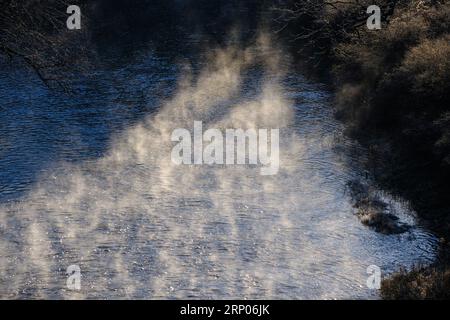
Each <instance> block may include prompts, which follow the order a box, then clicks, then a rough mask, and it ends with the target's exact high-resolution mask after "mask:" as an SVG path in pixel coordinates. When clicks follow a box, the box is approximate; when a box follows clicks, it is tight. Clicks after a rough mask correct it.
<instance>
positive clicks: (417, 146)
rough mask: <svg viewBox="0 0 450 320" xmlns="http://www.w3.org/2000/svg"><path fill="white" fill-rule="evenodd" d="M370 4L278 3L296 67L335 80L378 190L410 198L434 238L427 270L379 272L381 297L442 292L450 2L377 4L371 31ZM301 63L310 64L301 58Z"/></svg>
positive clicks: (447, 212)
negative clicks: (378, 18) (376, 25)
mask: <svg viewBox="0 0 450 320" xmlns="http://www.w3.org/2000/svg"><path fill="white" fill-rule="evenodd" d="M368 5H369V2H367V3H365V2H364V1H362V2H361V1H350V2H347V3H346V4H342V3H337V2H336V3H333V2H331V4H330V5H329V6H326V5H324V4H322V3H321V2H320V1H310V2H308V3H303V2H301V1H294V4H292V3H291V4H290V5H287V6H285V7H281V8H277V9H276V10H275V11H274V13H275V14H276V15H277V16H276V21H277V23H278V30H279V31H280V32H279V33H281V34H283V35H285V36H286V37H287V38H288V39H290V40H292V39H293V41H292V43H291V46H292V47H293V48H294V51H295V53H296V54H297V56H298V57H299V61H300V62H299V63H302V64H303V65H305V66H307V67H308V69H309V71H310V73H311V74H314V75H319V76H321V77H322V78H323V79H325V80H327V82H330V83H332V85H333V87H334V90H335V93H336V104H337V106H338V111H337V116H338V118H340V119H341V120H342V121H343V122H344V123H345V124H346V125H347V133H348V134H349V135H351V136H353V137H355V138H356V139H358V140H359V141H360V142H361V143H362V144H363V145H365V146H367V147H368V150H369V153H370V154H369V157H368V159H369V160H368V163H367V169H368V170H369V171H370V172H371V176H372V178H373V179H374V181H375V182H376V183H377V184H379V185H380V187H382V188H384V189H387V190H390V191H392V192H394V193H395V194H397V195H399V196H401V197H404V198H405V199H407V200H409V201H410V203H411V206H412V207H413V209H414V210H415V211H416V212H417V213H418V215H419V217H420V219H421V222H422V223H423V224H424V225H425V226H427V227H428V228H429V229H430V230H432V231H433V232H434V233H435V234H436V235H437V236H438V237H440V239H441V240H440V243H441V254H440V257H439V259H438V261H437V262H436V263H435V265H433V266H431V267H429V268H422V267H420V266H417V268H415V269H414V270H412V271H411V272H407V271H405V270H399V272H398V273H396V274H394V275H391V276H389V277H388V278H385V279H384V281H383V283H382V288H381V294H382V297H383V298H386V299H408V298H415V299H428V298H445V297H448V292H450V272H449V270H450V259H449V257H450V254H449V251H450V249H449V239H450V203H449V201H448V194H449V193H450V109H449V106H448V101H450V96H449V92H450V90H449V89H450V81H449V80H450V3H448V2H446V1H380V4H379V5H380V7H381V12H382V20H383V21H382V28H381V30H368V29H367V27H366V23H365V22H366V19H367V17H368V15H367V13H366V9H367V7H368ZM305 61H306V62H305Z"/></svg>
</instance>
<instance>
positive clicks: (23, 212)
mask: <svg viewBox="0 0 450 320" xmlns="http://www.w3.org/2000/svg"><path fill="white" fill-rule="evenodd" d="M185 41H186V43H187V44H189V43H190V42H192V43H197V42H198V41H199V40H198V39H196V38H195V37H192V38H191V39H185ZM197 44H198V43H197ZM185 46H186V44H185ZM177 50H178V49H177V47H176V45H175V46H173V47H172V49H170V50H156V49H155V48H153V47H143V48H142V49H141V50H138V51H137V53H136V52H135V53H134V54H133V55H132V56H126V55H125V56H126V57H125V58H124V57H123V55H121V56H120V57H118V56H114V55H112V57H110V56H108V55H107V54H105V56H104V57H103V59H104V61H103V63H102V66H101V67H99V68H97V69H96V71H95V73H92V74H91V75H90V76H89V77H85V78H80V79H75V80H74V81H73V87H74V88H75V94H73V95H70V96H69V95H66V94H64V93H61V92H58V91H54V90H49V89H47V88H46V87H45V86H43V85H42V84H41V83H40V82H39V81H38V80H37V79H35V77H33V75H32V73H30V71H27V69H26V68H17V67H14V68H12V67H8V66H7V65H6V64H5V65H4V66H2V72H1V73H0V112H1V117H0V255H1V256H0V297H1V298H50V299H58V298H69V299H70V298H102V299H113V298H119V299H125V298H139V299H152V298H208V299H209V298H219V299H221V298H248V299H253V298H254V299H262V298H275V299H343V298H373V299H376V298H378V296H379V293H378V291H377V290H374V289H369V288H368V287H367V285H366V280H367V278H368V276H369V275H368V274H367V267H368V266H370V265H376V266H378V267H379V268H380V269H381V272H382V275H385V274H388V273H389V272H393V271H394V270H397V269H398V268H399V267H402V266H404V267H410V266H412V265H413V264H418V263H424V264H426V263H430V262H432V261H433V259H434V257H435V254H436V250H437V242H436V239H435V237H434V236H433V235H431V234H430V233H428V232H427V231H426V230H424V229H423V228H421V227H420V226H418V225H417V223H416V221H415V216H414V213H413V212H411V211H410V210H409V209H408V205H407V203H405V202H404V201H402V200H401V199H396V198H394V197H392V196H390V195H389V194H387V193H385V192H383V191H382V190H378V191H376V192H378V193H379V194H380V196H381V197H383V199H384V200H385V201H386V202H388V203H389V205H390V207H391V208H392V209H393V212H395V214H396V215H397V216H398V217H399V219H400V221H402V222H404V223H406V224H408V225H409V226H410V228H409V229H408V230H407V231H406V232H404V233H400V234H394V235H386V234H381V233H378V232H376V231H375V230H373V229H370V228H368V227H367V226H365V225H363V224H362V223H361V222H360V220H359V219H358V217H357V216H356V215H355V210H354V208H353V207H352V199H351V194H350V193H349V191H348V188H347V184H348V182H349V181H354V180H357V181H362V182H363V183H366V184H369V185H371V182H370V178H367V174H366V172H365V170H364V167H363V163H364V162H365V160H366V154H367V152H366V150H364V149H363V148H362V147H361V146H359V145H358V144H357V143H356V142H354V141H352V140H350V139H349V138H347V137H345V136H344V134H343V129H344V128H343V126H342V124H340V123H339V122H338V121H337V120H335V118H334V116H333V113H334V110H333V105H332V97H331V95H330V93H329V92H328V91H327V89H326V87H325V86H323V85H321V84H319V83H314V82H312V81H309V80H306V79H305V77H303V76H302V75H301V73H300V72H298V71H297V70H295V69H293V68H292V65H291V62H290V59H289V57H288V56H286V55H285V54H283V52H282V51H280V50H278V49H276V46H275V45H274V44H273V43H272V42H271V41H270V40H269V39H268V38H266V37H264V36H262V37H261V38H260V39H259V40H258V41H255V43H254V44H250V45H247V46H246V47H242V46H238V45H236V44H233V43H232V42H231V44H230V43H229V44H224V45H222V46H219V47H218V48H215V49H208V50H204V51H203V52H202V53H201V54H200V58H196V59H194V58H192V59H191V56H190V55H189V54H185V55H183V53H180V52H177ZM179 50H181V49H179ZM174 56H176V57H179V56H181V58H179V59H178V58H177V59H174ZM194 121H203V122H204V126H205V127H209V128H279V129H280V170H279V172H278V174H277V175H273V176H263V175H260V171H259V168H255V167H250V166H207V165H202V166H183V165H182V166H176V165H174V164H172V162H171V159H170V152H171V148H172V146H173V143H172V142H171V140H170V134H171V132H172V130H173V129H175V128H188V129H189V128H192V127H193V122H194ZM372 188H374V187H373V186H372ZM71 265H77V266H79V268H80V270H81V288H80V290H78V291H77V290H70V289H69V288H68V287H67V285H66V281H67V278H68V276H67V275H66V271H67V268H68V267H69V266H71Z"/></svg>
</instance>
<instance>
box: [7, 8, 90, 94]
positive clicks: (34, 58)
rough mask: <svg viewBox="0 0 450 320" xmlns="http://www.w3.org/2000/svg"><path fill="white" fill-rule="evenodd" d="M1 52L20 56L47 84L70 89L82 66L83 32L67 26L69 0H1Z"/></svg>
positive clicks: (13, 57)
mask: <svg viewBox="0 0 450 320" xmlns="http://www.w3.org/2000/svg"><path fill="white" fill-rule="evenodd" d="M0 4H1V10H0V55H3V56H6V57H9V58H10V59H11V60H16V59H20V60H22V61H23V62H25V63H26V65H27V66H29V67H30V68H32V69H33V70H34V71H35V73H36V74H37V75H38V77H39V78H40V79H41V80H42V81H43V82H44V83H45V84H46V85H48V86H54V85H57V86H59V87H62V88H65V89H67V77H68V75H67V72H68V71H73V70H75V69H77V68H78V67H79V66H80V61H82V59H83V57H84V55H83V54H82V53H83V51H84V49H83V48H82V46H80V43H81V42H82V38H83V36H84V35H83V32H74V31H71V30H68V29H67V27H66V19H67V17H68V15H67V13H66V10H67V6H68V3H67V2H66V0H49V1H40V0H21V1H18V0H0Z"/></svg>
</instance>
